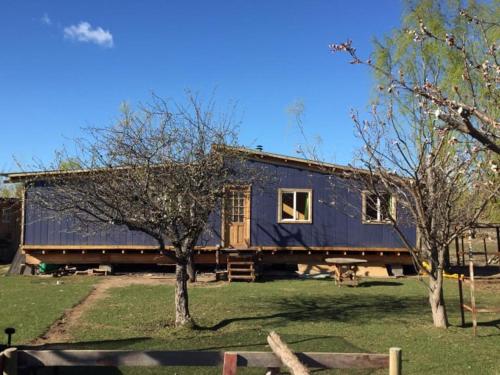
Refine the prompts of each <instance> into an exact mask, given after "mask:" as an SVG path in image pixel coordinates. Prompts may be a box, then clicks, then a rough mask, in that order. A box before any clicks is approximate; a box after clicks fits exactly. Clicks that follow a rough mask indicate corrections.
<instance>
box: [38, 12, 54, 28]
mask: <svg viewBox="0 0 500 375" xmlns="http://www.w3.org/2000/svg"><path fill="white" fill-rule="evenodd" d="M40 22H41V23H43V24H44V25H47V26H50V25H52V20H51V19H50V17H49V15H48V14H47V13H44V14H43V16H42V18H40Z"/></svg>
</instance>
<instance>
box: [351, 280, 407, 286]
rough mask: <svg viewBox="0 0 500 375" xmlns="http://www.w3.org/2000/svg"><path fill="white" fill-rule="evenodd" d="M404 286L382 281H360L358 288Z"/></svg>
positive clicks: (398, 283) (395, 282)
mask: <svg viewBox="0 0 500 375" xmlns="http://www.w3.org/2000/svg"><path fill="white" fill-rule="evenodd" d="M401 285H404V284H403V283H400V282H398V281H382V280H371V281H361V282H360V283H359V285H358V288H368V287H372V286H401Z"/></svg>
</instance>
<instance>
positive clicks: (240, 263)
mask: <svg viewBox="0 0 500 375" xmlns="http://www.w3.org/2000/svg"><path fill="white" fill-rule="evenodd" d="M233 264H236V265H238V266H244V265H247V266H250V265H252V266H253V265H254V264H255V262H233V261H231V262H227V265H228V266H231V265H233Z"/></svg>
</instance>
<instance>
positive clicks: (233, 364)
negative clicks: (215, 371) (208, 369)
mask: <svg viewBox="0 0 500 375" xmlns="http://www.w3.org/2000/svg"><path fill="white" fill-rule="evenodd" d="M237 367H238V354H237V353H232V352H226V353H224V365H223V367H222V375H236V371H237V370H238V368H237Z"/></svg>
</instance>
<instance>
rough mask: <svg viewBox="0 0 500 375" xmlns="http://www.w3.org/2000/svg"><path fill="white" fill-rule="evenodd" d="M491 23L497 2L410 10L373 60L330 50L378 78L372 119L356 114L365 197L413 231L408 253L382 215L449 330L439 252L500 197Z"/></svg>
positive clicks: (346, 48) (421, 5) (425, 0)
mask: <svg viewBox="0 0 500 375" xmlns="http://www.w3.org/2000/svg"><path fill="white" fill-rule="evenodd" d="M498 19H500V17H499V7H498V1H495V2H493V3H479V4H477V3H475V2H472V1H470V2H468V3H467V4H466V5H464V4H463V3H462V2H461V1H458V0H450V1H447V2H443V1H437V0H422V1H408V2H407V3H406V9H405V12H404V18H403V21H402V25H401V27H400V28H398V29H396V30H394V31H393V32H392V33H391V34H390V35H389V36H387V37H386V38H384V39H383V40H377V41H376V42H375V52H374V54H373V56H372V57H370V58H366V59H364V58H363V59H362V58H360V57H359V55H358V53H357V51H356V49H355V48H354V47H353V45H352V42H351V41H347V42H345V43H341V44H332V45H331V46H330V47H331V50H332V51H333V52H346V53H347V54H348V55H349V56H350V58H351V63H352V64H360V65H365V66H367V67H368V68H370V69H372V71H373V72H374V73H375V78H376V82H377V84H376V90H377V95H376V99H375V101H374V105H373V107H372V113H371V119H370V120H361V119H360V118H359V116H358V115H357V113H354V114H353V120H354V122H355V125H356V131H357V134H358V136H359V137H360V139H361V140H362V143H363V150H362V151H361V152H360V154H359V160H360V161H361V163H362V165H363V167H364V168H366V169H368V170H369V171H370V174H368V177H367V178H364V179H363V182H364V187H363V188H364V189H367V190H369V191H371V192H372V193H374V194H376V195H382V194H384V192H386V191H389V192H390V193H392V194H394V195H396V196H397V199H398V205H402V206H404V207H405V208H406V210H407V211H408V212H409V213H410V217H411V220H412V222H414V223H415V224H416V227H417V231H418V235H419V240H418V241H417V246H416V247H413V245H412V244H411V241H409V239H408V238H406V237H405V235H404V233H403V232H402V231H401V230H400V227H399V225H400V224H399V221H397V220H396V218H395V217H392V216H391V215H390V213H389V216H391V217H390V221H391V223H392V225H393V227H394V229H395V230H396V232H398V233H399V234H400V236H401V238H402V240H403V242H404V243H405V244H406V246H407V247H408V249H409V251H410V252H411V254H412V255H413V258H414V261H415V265H416V266H417V267H418V268H419V269H420V270H421V271H422V272H424V273H426V274H427V275H428V276H429V284H428V290H429V303H430V306H431V310H432V316H433V321H434V325H435V326H436V327H447V326H448V318H447V314H446V305H445V301H444V295H443V270H444V268H445V263H446V262H445V259H446V251H447V250H446V249H447V248H448V246H449V245H450V244H451V243H452V242H453V241H454V239H455V238H457V237H458V236H462V235H463V234H464V233H466V232H467V231H468V230H470V229H471V228H472V227H474V225H475V224H476V223H477V222H478V220H480V219H481V217H482V216H483V215H484V214H485V213H486V212H487V211H488V207H489V206H490V207H491V205H493V204H494V202H495V200H496V199H497V198H498V195H499V185H500V184H499V183H498V181H499V175H498V169H499V167H498V165H499V157H500V143H499V141H500V124H499V122H498V111H499V105H498V104H499V103H498V101H499V97H500V94H499V91H498V83H499V81H500V80H499V76H500V67H499V64H498V50H497V46H496V43H497V40H498V39H499V36H500V34H499V33H500V30H499V25H498V23H497V20H498Z"/></svg>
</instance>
